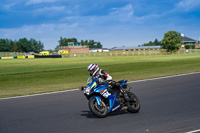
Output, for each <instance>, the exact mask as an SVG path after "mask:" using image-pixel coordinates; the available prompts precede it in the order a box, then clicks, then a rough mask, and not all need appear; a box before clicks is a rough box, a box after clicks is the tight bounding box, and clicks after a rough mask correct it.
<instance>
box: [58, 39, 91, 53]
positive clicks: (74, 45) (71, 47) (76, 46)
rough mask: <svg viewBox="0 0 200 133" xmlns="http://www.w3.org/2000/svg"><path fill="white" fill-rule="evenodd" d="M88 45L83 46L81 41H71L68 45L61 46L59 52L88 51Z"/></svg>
mask: <svg viewBox="0 0 200 133" xmlns="http://www.w3.org/2000/svg"><path fill="white" fill-rule="evenodd" d="M88 52H89V48H88V46H82V45H81V43H79V42H70V43H68V46H60V48H59V51H58V54H71V53H88Z"/></svg>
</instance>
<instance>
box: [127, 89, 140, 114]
mask: <svg viewBox="0 0 200 133" xmlns="http://www.w3.org/2000/svg"><path fill="white" fill-rule="evenodd" d="M128 96H129V98H131V99H134V100H133V102H129V105H128V109H127V111H128V112H130V113H137V112H139V110H140V100H139V99H138V97H137V96H136V95H135V94H133V93H132V92H128Z"/></svg>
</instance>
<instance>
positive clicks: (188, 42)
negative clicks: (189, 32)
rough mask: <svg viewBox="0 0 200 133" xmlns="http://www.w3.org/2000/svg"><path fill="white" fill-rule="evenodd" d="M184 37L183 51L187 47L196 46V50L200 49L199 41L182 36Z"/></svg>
mask: <svg viewBox="0 0 200 133" xmlns="http://www.w3.org/2000/svg"><path fill="white" fill-rule="evenodd" d="M181 36H182V40H181V41H182V46H181V48H182V49H185V45H195V48H200V44H198V43H197V40H194V39H192V38H189V37H186V36H185V35H184V34H181Z"/></svg>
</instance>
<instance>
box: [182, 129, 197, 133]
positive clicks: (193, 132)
mask: <svg viewBox="0 0 200 133" xmlns="http://www.w3.org/2000/svg"><path fill="white" fill-rule="evenodd" d="M197 132H200V129H198V130H194V131H189V132H185V133H197Z"/></svg>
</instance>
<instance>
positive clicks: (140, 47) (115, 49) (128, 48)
mask: <svg viewBox="0 0 200 133" xmlns="http://www.w3.org/2000/svg"><path fill="white" fill-rule="evenodd" d="M141 49H145V50H147V49H161V46H129V47H125V46H122V47H115V48H113V49H111V50H113V51H118V50H128V51H134V50H141Z"/></svg>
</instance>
